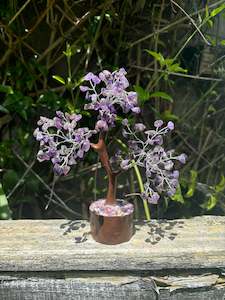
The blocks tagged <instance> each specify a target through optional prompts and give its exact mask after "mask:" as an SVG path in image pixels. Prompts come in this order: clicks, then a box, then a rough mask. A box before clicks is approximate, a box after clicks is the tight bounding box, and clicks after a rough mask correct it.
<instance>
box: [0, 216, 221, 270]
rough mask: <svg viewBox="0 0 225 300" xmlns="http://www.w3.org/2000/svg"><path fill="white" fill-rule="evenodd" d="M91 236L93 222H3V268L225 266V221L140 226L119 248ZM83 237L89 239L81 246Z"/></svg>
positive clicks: (0, 249)
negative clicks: (96, 240) (90, 226)
mask: <svg viewBox="0 0 225 300" xmlns="http://www.w3.org/2000/svg"><path fill="white" fill-rule="evenodd" d="M88 232H89V225H88V223H87V222H80V221H71V222H70V221H66V220H40V221H39V220H19V221H1V222H0V237H1V242H0V243H1V247H0V270H2V271H43V270H48V271H57V270H89V271H90V270H95V271H96V270H160V269H171V268H172V269H174V268H177V269H188V268H189V269H190V268H191V269H192V268H195V269H196V268H220V267H225V218H224V217H211V216H204V217H196V218H193V219H188V220H173V221H151V222H150V223H148V224H147V223H146V224H142V225H140V224H139V225H136V233H135V235H134V236H133V238H132V239H131V241H129V242H127V243H124V244H120V245H116V246H108V245H102V244H99V243H96V242H95V241H94V240H92V238H91V236H90V235H88ZM86 234H87V236H85V235H86ZM80 238H82V239H83V240H81V242H80ZM79 242H80V243H79Z"/></svg>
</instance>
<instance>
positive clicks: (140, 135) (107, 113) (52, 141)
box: [34, 68, 186, 214]
mask: <svg viewBox="0 0 225 300" xmlns="http://www.w3.org/2000/svg"><path fill="white" fill-rule="evenodd" d="M125 75H126V71H125V70H124V69H123V68H121V69H119V70H118V71H115V72H112V73H111V72H109V71H107V70H104V71H102V72H101V73H99V74H98V76H97V75H94V74H93V73H88V74H87V75H86V76H85V77H84V81H86V82H87V84H86V85H82V86H80V90H81V91H82V92H85V98H86V99H87V100H88V101H89V103H88V104H86V105H85V106H84V108H85V109H88V110H94V111H97V112H98V117H97V118H98V119H97V122H96V124H95V129H94V130H91V129H89V128H87V127H78V126H77V125H78V122H79V121H80V120H81V118H82V116H81V115H80V114H68V113H65V114H64V113H63V112H61V111H57V112H56V116H55V117H54V118H53V119H49V118H46V117H40V120H39V121H38V123H37V124H38V128H36V130H35V131H34V136H35V138H36V140H37V141H39V143H40V150H39V151H38V154H37V158H38V160H39V161H46V160H49V161H51V162H52V163H53V165H54V171H55V173H57V174H58V175H67V174H68V172H69V171H70V169H71V167H72V165H75V164H76V163H77V161H78V160H80V159H82V158H83V156H84V154H85V153H86V152H88V151H89V149H90V146H91V142H90V138H91V137H92V136H93V135H94V134H97V133H99V132H101V133H102V132H104V131H108V130H109V129H110V128H112V127H114V126H115V119H116V117H117V114H118V113H119V111H122V112H123V113H129V112H133V113H140V108H139V107H138V103H137V94H136V93H135V92H133V91H127V90H126V89H127V88H128V87H129V82H128V80H127V78H126V76H125ZM122 124H123V136H124V137H125V138H126V139H127V144H128V149H129V151H128V154H126V156H124V155H123V154H122V152H118V153H117V154H116V156H115V157H116V159H117V161H119V163H120V168H121V169H123V170H128V169H129V168H131V167H133V165H134V163H135V164H136V165H137V166H138V167H141V168H143V169H144V170H145V177H146V182H145V184H144V188H145V191H144V192H143V193H142V194H141V196H142V197H143V198H144V199H146V200H148V201H149V202H150V203H155V204H156V203H157V202H158V200H159V198H160V194H161V193H166V194H167V195H169V196H172V195H173V194H174V193H175V191H176V188H177V185H178V178H179V171H178V170H177V169H176V161H179V162H181V163H185V160H186V155H185V154H181V155H178V156H177V155H175V153H174V152H175V151H174V150H169V151H166V150H165V149H164V148H163V137H164V136H165V135H166V134H168V133H170V132H171V131H172V130H173V129H174V124H173V122H168V123H167V124H166V125H165V124H164V123H163V121H161V120H157V121H155V123H154V127H155V128H154V129H153V130H146V127H145V125H144V124H142V123H136V124H135V125H134V126H132V127H131V126H130V125H129V122H128V120H127V119H124V120H123V122H122ZM99 203H100V202H99ZM101 203H102V202H101ZM101 203H100V204H101ZM110 209H111V208H109V210H110ZM107 213H112V214H114V212H110V211H109V212H107ZM117 213H118V214H119V212H116V214H117Z"/></svg>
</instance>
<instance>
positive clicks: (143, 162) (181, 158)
mask: <svg viewBox="0 0 225 300" xmlns="http://www.w3.org/2000/svg"><path fill="white" fill-rule="evenodd" d="M123 125H124V129H123V136H124V137H126V138H127V139H128V146H129V151H128V152H129V153H128V155H127V156H126V157H123V156H122V155H121V153H120V154H119V155H118V154H117V157H118V158H119V159H120V166H121V168H122V169H124V170H128V169H129V168H131V167H132V166H133V165H134V163H135V164H136V165H137V166H139V167H141V168H144V170H145V177H146V182H145V184H144V189H145V191H144V193H142V195H141V196H142V197H143V198H144V199H146V200H148V202H150V203H153V204H157V203H158V200H159V198H160V194H161V193H166V194H167V195H168V196H172V195H174V194H175V192H176V188H177V185H178V178H179V171H178V170H176V169H175V162H176V161H178V162H180V163H182V164H184V163H185V161H186V155H185V154H180V155H175V153H174V152H175V151H174V150H169V151H166V150H165V149H164V148H163V146H162V145H163V136H165V135H166V134H168V133H169V132H171V131H172V130H173V129H174V124H173V122H171V121H170V122H168V123H167V124H166V125H165V126H164V124H163V121H162V120H157V121H155V123H154V127H155V129H154V130H146V127H145V125H144V124H142V123H137V124H135V125H134V126H133V130H132V129H131V127H130V126H129V123H128V120H126V119H125V120H124V121H123ZM140 133H142V134H140ZM143 136H144V138H143Z"/></svg>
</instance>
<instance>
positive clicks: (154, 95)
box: [149, 92, 173, 102]
mask: <svg viewBox="0 0 225 300" xmlns="http://www.w3.org/2000/svg"><path fill="white" fill-rule="evenodd" d="M149 97H150V98H155V97H159V98H162V99H164V100H168V101H170V102H173V98H172V97H171V96H170V95H168V94H167V93H165V92H155V93H152V94H150V95H149Z"/></svg>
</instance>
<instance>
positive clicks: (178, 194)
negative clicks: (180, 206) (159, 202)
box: [170, 184, 184, 203]
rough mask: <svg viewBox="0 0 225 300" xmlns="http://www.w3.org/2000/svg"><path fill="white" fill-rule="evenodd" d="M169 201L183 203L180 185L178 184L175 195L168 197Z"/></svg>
mask: <svg viewBox="0 0 225 300" xmlns="http://www.w3.org/2000/svg"><path fill="white" fill-rule="evenodd" d="M170 199H171V200H173V201H176V202H180V203H184V197H183V195H182V191H181V187H180V184H178V186H177V189H176V193H175V194H174V195H173V196H172V197H170Z"/></svg>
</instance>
